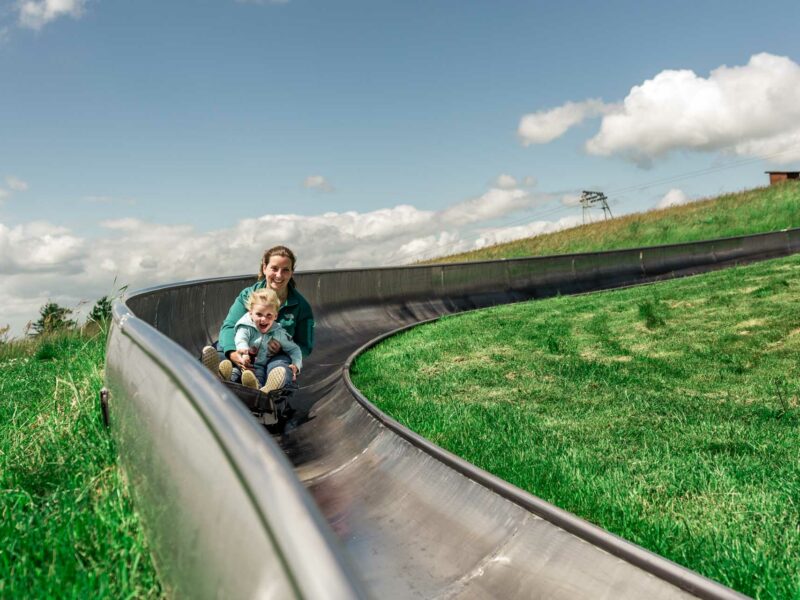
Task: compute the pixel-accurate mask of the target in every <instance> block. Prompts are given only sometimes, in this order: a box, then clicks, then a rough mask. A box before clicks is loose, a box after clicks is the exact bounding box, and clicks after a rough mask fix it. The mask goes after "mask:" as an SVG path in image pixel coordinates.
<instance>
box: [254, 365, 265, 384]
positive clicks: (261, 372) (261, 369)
mask: <svg viewBox="0 0 800 600" xmlns="http://www.w3.org/2000/svg"><path fill="white" fill-rule="evenodd" d="M253 370H254V371H255V373H256V379H258V387H261V386H262V385H264V382H265V381H266V380H267V365H266V364H260V365H259V364H256V365H255V366H254V367H253Z"/></svg>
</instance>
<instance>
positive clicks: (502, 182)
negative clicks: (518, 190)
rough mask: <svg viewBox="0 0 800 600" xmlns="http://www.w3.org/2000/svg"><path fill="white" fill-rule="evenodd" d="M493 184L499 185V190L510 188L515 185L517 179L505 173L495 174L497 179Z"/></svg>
mask: <svg viewBox="0 0 800 600" xmlns="http://www.w3.org/2000/svg"><path fill="white" fill-rule="evenodd" d="M495 185H496V186H497V187H499V188H500V189H501V190H510V189H513V188H515V187H517V185H518V184H517V180H516V179H514V177H512V176H511V175H507V174H506V173H502V174H500V175H498V176H497V180H496V181H495Z"/></svg>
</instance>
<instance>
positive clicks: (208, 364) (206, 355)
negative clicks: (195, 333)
mask: <svg viewBox="0 0 800 600" xmlns="http://www.w3.org/2000/svg"><path fill="white" fill-rule="evenodd" d="M200 362H202V363H203V366H204V367H205V368H206V369H208V370H209V371H211V372H212V373H213V374H214V375H217V374H218V373H219V352H217V349H216V348H214V346H205V347H204V348H203V352H202V353H201V354H200Z"/></svg>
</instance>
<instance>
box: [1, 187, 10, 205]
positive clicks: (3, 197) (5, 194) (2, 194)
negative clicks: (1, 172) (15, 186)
mask: <svg viewBox="0 0 800 600" xmlns="http://www.w3.org/2000/svg"><path fill="white" fill-rule="evenodd" d="M8 195H9V194H8V190H4V189H3V188H0V202H2V201H3V200H5V199H6V198H8Z"/></svg>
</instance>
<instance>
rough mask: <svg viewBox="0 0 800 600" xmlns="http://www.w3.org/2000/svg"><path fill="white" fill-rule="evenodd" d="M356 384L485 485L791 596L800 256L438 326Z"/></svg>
mask: <svg viewBox="0 0 800 600" xmlns="http://www.w3.org/2000/svg"><path fill="white" fill-rule="evenodd" d="M353 377H354V381H355V384H356V385H357V386H358V387H359V388H360V389H361V390H363V391H364V393H365V394H366V396H367V397H368V398H370V399H372V400H374V401H375V402H376V403H377V405H378V406H379V407H380V408H381V409H383V410H384V411H386V412H387V413H388V414H390V415H392V416H393V417H395V418H396V419H397V420H399V421H400V422H401V423H403V424H405V425H407V426H408V427H410V428H411V429H413V430H414V431H417V432H418V433H420V434H421V435H423V436H424V437H426V438H428V439H430V440H432V441H433V442H434V443H436V444H438V445H440V446H442V447H444V448H446V449H448V450H450V451H451V452H453V453H455V454H457V455H459V456H462V457H464V458H465V459H466V460H468V461H470V462H472V463H474V464H476V465H478V466H480V467H482V468H483V469H486V470H487V471H489V472H491V473H494V474H495V475H497V476H499V477H501V478H503V479H505V480H507V481H509V482H511V483H513V484H515V485H517V486H519V487H521V488H523V489H525V490H528V491H529V492H531V493H533V494H535V495H537V496H539V497H542V498H544V499H546V500H548V501H550V502H552V503H554V504H556V505H558V506H560V507H562V508H564V509H566V510H568V511H570V512H573V513H575V514H577V515H579V516H581V517H583V518H585V519H587V520H589V521H591V522H593V523H595V524H597V525H599V526H601V527H603V528H605V529H608V530H609V531H612V532H614V533H616V534H618V535H621V536H622V537H624V538H626V539H629V540H631V541H633V542H635V543H637V544H640V545H642V546H644V547H645V548H648V549H650V550H652V551H654V552H656V553H658V554H661V555H663V556H666V557H667V558H670V559H672V560H674V561H676V562H678V563H679V564H682V565H685V566H687V567H689V568H691V569H693V570H696V571H698V572H700V573H702V574H703V575H706V576H707V577H710V578H712V579H715V580H717V581H720V582H722V583H724V584H726V585H728V586H731V587H733V588H734V589H737V590H739V591H741V592H743V593H745V594H749V595H752V596H755V597H757V598H795V599H798V598H800V402H798V397H799V396H800V256H794V257H789V258H785V259H779V260H774V261H770V262H766V263H760V264H756V265H751V266H747V267H737V268H733V269H729V270H725V271H719V272H714V273H710V274H707V275H704V276H699V277H693V278H687V279H681V280H673V281H669V282H665V283H660V284H657V285H653V286H645V287H638V288H630V289H626V290H618V291H614V292H606V293H598V294H591V295H585V296H579V297H561V298H553V299H549V300H543V301H539V302H529V303H524V304H517V305H511V306H504V307H499V308H494V309H489V310H484V311H479V312H475V313H469V314H467V315H463V316H459V317H451V318H444V319H441V320H440V321H438V322H435V323H433V324H430V325H426V326H422V327H419V328H415V329H413V330H411V331H409V332H406V333H404V334H402V335H399V336H396V337H393V338H390V339H389V340H387V341H385V342H384V343H382V344H380V345H379V346H378V347H376V348H375V349H373V350H371V351H370V352H368V353H366V354H365V355H363V356H361V357H359V359H358V360H357V361H356V363H355V365H354V367H353Z"/></svg>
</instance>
